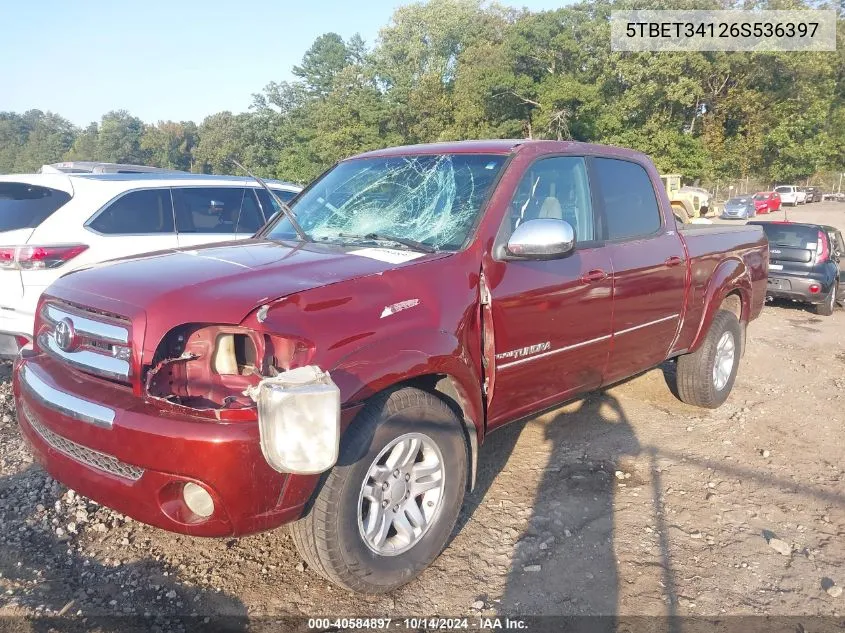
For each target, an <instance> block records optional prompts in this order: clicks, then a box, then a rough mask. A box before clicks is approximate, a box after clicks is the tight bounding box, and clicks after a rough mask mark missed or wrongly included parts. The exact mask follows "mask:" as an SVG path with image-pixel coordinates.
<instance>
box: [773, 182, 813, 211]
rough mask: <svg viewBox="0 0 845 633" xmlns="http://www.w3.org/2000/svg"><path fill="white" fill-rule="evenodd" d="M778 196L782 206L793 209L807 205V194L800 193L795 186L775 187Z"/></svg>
mask: <svg viewBox="0 0 845 633" xmlns="http://www.w3.org/2000/svg"><path fill="white" fill-rule="evenodd" d="M775 191H776V192H778V193H779V194H780V201H781V203H783V204H791V205H792V206H793V207H794V206H797V205H799V204H807V192H806V191H801V190H800V189H799V188H798V187H797V186H796V185H780V186H779V187H775Z"/></svg>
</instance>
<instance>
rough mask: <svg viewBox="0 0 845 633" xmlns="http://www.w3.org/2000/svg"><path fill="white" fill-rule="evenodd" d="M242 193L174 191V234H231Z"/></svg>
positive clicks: (203, 189) (215, 189)
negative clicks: (175, 232)
mask: <svg viewBox="0 0 845 633" xmlns="http://www.w3.org/2000/svg"><path fill="white" fill-rule="evenodd" d="M244 191H245V189H243V188H241V187H178V188H174V189H173V202H174V203H175V205H176V231H177V232H179V233H234V232H235V227H236V225H237V223H238V216H239V215H240V212H241V201H242V200H243V198H244Z"/></svg>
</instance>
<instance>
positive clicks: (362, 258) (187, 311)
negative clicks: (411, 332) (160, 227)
mask: <svg viewBox="0 0 845 633" xmlns="http://www.w3.org/2000/svg"><path fill="white" fill-rule="evenodd" d="M444 256H448V254H446V253H440V254H424V253H417V252H412V251H407V250H398V249H391V248H378V247H364V246H361V245H355V246H350V245H339V244H316V243H298V242H275V241H269V240H260V239H250V240H242V241H238V242H227V243H222V244H213V245H209V246H206V247H199V248H192V249H178V250H169V251H161V252H157V253H149V254H146V255H142V256H139V257H132V258H126V259H119V260H113V261H110V262H104V263H102V264H97V265H95V266H93V267H90V268H85V269H80V270H77V271H73V272H71V273H69V274H67V275H65V276H64V277H62V278H60V279H59V280H58V281H56V282H55V283H54V284H53V285H52V286H51V287H50V289H49V290H48V291H47V293H48V294H50V295H53V296H57V297H59V298H62V299H65V300H67V301H71V302H73V303H79V304H82V305H85V306H87V307H91V308H96V309H100V310H104V311H108V312H113V313H117V314H120V315H122V316H126V317H129V318H135V317H137V316H140V313H145V316H146V318H147V319H149V318H152V317H153V315H155V316H156V317H161V318H163V320H170V321H173V322H174V323H192V322H206V323H231V324H236V323H240V322H241V321H242V320H243V319H244V318H245V317H246V316H247V315H248V314H249V313H250V312H252V311H253V310H254V309H256V308H257V307H258V306H260V305H262V304H263V303H266V302H268V301H272V300H274V299H278V298H281V297H284V296H287V295H290V294H293V293H297V292H301V291H304V290H309V289H311V288H315V287H318V286H325V285H329V284H334V283H338V282H342V281H347V280H350V279H355V278H357V277H362V276H366V275H374V274H380V273H382V272H385V271H387V270H390V269H393V268H397V267H400V266H406V265H410V264H413V263H418V262H420V261H422V260H430V259H437V258H440V257H444Z"/></svg>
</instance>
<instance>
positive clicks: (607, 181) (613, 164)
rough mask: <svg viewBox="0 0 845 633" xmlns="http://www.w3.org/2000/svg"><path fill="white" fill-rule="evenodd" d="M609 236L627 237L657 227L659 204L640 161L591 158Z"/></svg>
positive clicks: (633, 237) (618, 238)
mask: <svg viewBox="0 0 845 633" xmlns="http://www.w3.org/2000/svg"><path fill="white" fill-rule="evenodd" d="M593 166H594V172H595V175H596V179H597V181H598V191H599V198H600V199H601V201H602V204H603V206H604V214H605V222H606V229H605V230H606V236H607V239H609V240H630V239H637V238H641V237H647V236H649V235H652V234H654V233H656V232H657V231H658V229H660V223H661V222H660V206H659V205H658V204H657V196H656V195H655V194H654V187H653V186H652V184H651V179H650V178H649V177H648V172H646V170H645V169H643V167H642V166H641V165H638V164H637V163H633V162H631V161H627V160H617V159H615V158H596V159H595V160H594V162H593Z"/></svg>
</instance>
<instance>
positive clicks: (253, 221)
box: [235, 189, 264, 235]
mask: <svg viewBox="0 0 845 633" xmlns="http://www.w3.org/2000/svg"><path fill="white" fill-rule="evenodd" d="M262 226H264V215H263V214H262V213H261V206H260V205H259V204H258V200H257V199H256V198H255V192H254V191H253V190H252V189H247V190H246V193H245V194H244V200H243V204H242V205H241V214H240V215H239V216H238V224H237V226H236V227H235V233H247V234H249V235H252V234H253V233H255V232H256V231H257V230H258V229H260V228H261V227H262Z"/></svg>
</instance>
